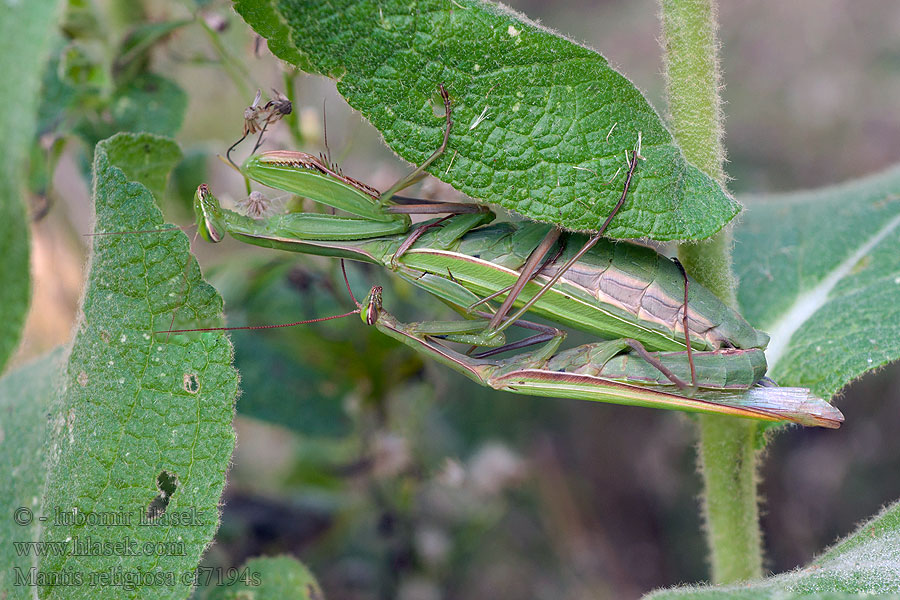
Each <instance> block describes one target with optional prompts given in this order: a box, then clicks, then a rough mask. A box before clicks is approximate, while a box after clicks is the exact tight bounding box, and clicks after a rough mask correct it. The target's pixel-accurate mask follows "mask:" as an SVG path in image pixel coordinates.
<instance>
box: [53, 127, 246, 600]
mask: <svg viewBox="0 0 900 600" xmlns="http://www.w3.org/2000/svg"><path fill="white" fill-rule="evenodd" d="M179 155H180V153H179V152H178V148H177V146H175V144H174V142H172V141H170V140H167V139H164V138H159V137H156V136H152V135H149V134H142V135H130V134H120V135H117V136H115V137H113V138H111V139H109V140H106V141H104V142H101V143H100V144H98V146H97V148H96V150H95V157H94V203H95V210H96V219H97V221H96V232H122V231H150V230H158V229H160V228H161V227H162V226H163V223H162V217H161V214H160V212H159V209H158V208H157V207H156V206H155V205H154V202H153V197H152V195H151V193H150V191H149V189H148V184H149V186H151V187H158V186H159V183H160V182H161V181H162V180H163V177H164V175H165V173H167V172H168V170H169V169H170V168H171V166H172V164H174V162H175V161H176V160H177V159H178V157H179ZM93 241H94V245H93V253H92V258H91V264H90V274H89V278H88V284H87V291H86V293H85V297H84V305H83V316H82V318H81V320H80V322H79V325H78V327H77V331H76V337H75V341H74V344H73V347H72V351H71V355H70V356H69V359H68V364H67V366H66V368H65V371H64V373H63V375H62V380H63V390H62V392H61V393H60V396H59V399H58V401H57V402H56V404H55V405H54V406H53V407H52V409H51V410H50V412H49V418H50V424H51V429H52V431H51V433H50V437H49V439H48V440H47V443H46V445H45V453H46V455H47V459H48V477H47V484H46V492H45V495H44V498H43V502H42V507H41V510H42V512H43V514H44V515H46V516H49V517H50V520H48V521H47V522H45V523H44V524H43V529H42V532H41V541H43V542H55V543H59V544H61V546H60V547H64V548H70V547H71V548H72V549H74V544H76V542H81V543H83V544H88V543H89V544H109V545H110V546H107V547H109V548H113V549H114V548H115V546H114V544H116V543H122V544H125V545H126V547H127V548H128V550H126V551H117V550H112V551H110V552H102V551H100V550H98V551H94V550H91V549H90V546H87V548H88V550H87V551H85V552H83V553H82V554H81V555H77V556H76V555H73V554H72V553H71V552H70V551H66V552H62V553H61V555H55V556H51V555H48V556H46V557H44V558H42V559H41V560H40V561H39V563H38V564H37V568H38V572H39V574H40V576H41V577H43V578H42V579H39V580H38V583H39V584H43V585H40V587H39V592H40V595H41V597H46V598H125V597H129V598H150V597H152V598H185V597H187V595H188V594H189V593H190V591H191V584H192V575H193V570H194V568H195V567H196V565H197V563H198V562H199V560H200V556H201V554H202V552H203V550H204V549H205V548H206V546H207V544H209V542H210V541H211V540H212V537H213V534H214V533H215V531H216V528H217V527H218V522H219V512H218V510H219V509H218V503H219V498H220V496H221V493H222V488H223V486H224V483H225V470H226V468H227V466H228V463H229V460H230V457H231V452H232V449H233V446H234V431H233V429H232V426H231V421H232V418H233V415H234V398H235V394H236V391H237V373H236V372H235V370H234V369H233V367H232V366H231V359H232V349H231V344H230V343H229V341H228V339H227V337H226V336H225V335H224V334H223V333H222V332H207V333H203V334H192V335H187V336H186V335H180V336H179V335H172V336H171V337H169V336H167V335H166V334H159V333H154V332H157V331H161V330H166V329H168V328H169V326H170V323H171V322H172V321H173V312H178V313H181V314H182V315H184V319H187V320H190V321H191V322H206V323H211V324H218V323H221V322H222V318H223V317H222V300H221V298H220V297H219V295H218V294H217V293H216V292H215V290H214V289H213V288H212V287H211V286H209V285H208V284H206V283H205V282H204V281H203V280H202V278H201V276H200V271H199V267H198V266H197V263H196V261H195V260H194V259H193V258H192V257H191V256H190V254H189V253H188V239H187V237H186V236H185V235H184V234H183V233H181V232H180V231H177V230H173V231H172V232H167V233H162V234H160V233H148V234H145V235H143V234H134V235H101V236H96V237H94V238H93ZM101 513H102V514H107V515H113V516H119V517H120V518H121V519H123V521H121V524H120V525H119V526H114V527H110V526H103V525H102V524H96V523H94V522H91V521H87V522H85V521H78V520H74V519H67V518H66V517H65V515H75V514H78V515H82V516H85V515H90V514H101ZM57 515H63V517H62V518H61V519H60V520H57ZM126 519H127V520H126ZM145 544H150V545H145ZM153 544H161V545H160V546H155V545H153ZM167 544H168V546H167ZM82 548H84V546H83V547H82ZM135 549H136V551H135ZM67 573H68V574H80V577H81V578H82V580H83V581H84V582H85V583H83V584H80V585H79V584H71V583H69V584H66V583H65V582H61V581H60V580H59V579H56V577H60V576H63V575H65V574H67ZM141 573H145V574H147V573H149V574H151V575H141ZM103 574H107V576H108V577H119V578H120V579H119V581H122V582H124V581H126V580H127V581H130V582H131V583H130V584H128V585H124V586H123V585H121V584H118V585H116V584H114V583H107V585H103V584H102V582H103V580H102V579H99V580H96V581H100V583H99V584H95V585H91V584H90V583H89V582H90V581H91V579H90V578H91V577H95V578H98V577H103ZM116 574H118V575H116ZM73 576H74V575H73ZM107 581H110V580H107ZM113 581H114V580H113Z"/></svg>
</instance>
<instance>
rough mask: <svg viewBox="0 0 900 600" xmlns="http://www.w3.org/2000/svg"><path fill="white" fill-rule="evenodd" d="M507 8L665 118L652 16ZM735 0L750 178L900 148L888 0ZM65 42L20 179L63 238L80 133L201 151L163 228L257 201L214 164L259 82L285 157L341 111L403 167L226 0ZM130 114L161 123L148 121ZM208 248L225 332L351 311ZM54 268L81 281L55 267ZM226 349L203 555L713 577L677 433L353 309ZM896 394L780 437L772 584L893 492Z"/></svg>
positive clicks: (344, 131) (448, 569)
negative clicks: (471, 370)
mask: <svg viewBox="0 0 900 600" xmlns="http://www.w3.org/2000/svg"><path fill="white" fill-rule="evenodd" d="M517 4H518V7H519V8H521V9H522V10H525V11H526V12H527V13H528V14H529V16H531V17H533V18H538V17H541V18H543V19H544V22H545V24H547V25H548V26H551V27H557V28H559V29H560V30H562V31H565V32H567V33H569V34H571V35H572V36H573V37H574V38H576V39H585V40H587V42H588V43H590V44H593V45H594V46H596V47H598V48H601V49H602V50H603V52H604V54H606V55H607V56H609V58H610V61H611V63H612V64H614V65H617V67H620V70H622V71H623V72H625V73H627V74H628V76H629V78H631V79H632V80H633V81H635V82H636V83H637V86H638V88H640V89H643V90H647V94H646V95H647V96H648V97H649V98H650V99H651V102H652V103H653V104H654V105H655V106H656V107H657V108H660V107H662V106H663V103H662V101H661V91H660V90H661V85H662V81H661V78H660V77H659V70H660V67H659V54H660V53H659V49H658V45H657V42H656V37H657V35H658V33H657V31H656V27H657V23H656V19H655V18H654V17H653V15H654V14H655V10H656V3H655V2H654V1H653V0H640V1H637V2H631V3H624V4H623V3H611V2H606V3H603V2H601V3H579V2H571V3H569V2H567V3H564V4H559V3H556V4H553V5H552V6H551V5H550V4H549V3H539V2H535V1H531V2H530V3H529V2H527V1H526V0H522V1H521V2H518V3H517ZM722 4H723V6H722V7H721V13H722V27H723V30H722V39H723V43H724V58H725V82H726V83H727V85H728V87H727V89H726V90H725V96H726V99H727V100H728V105H727V106H726V110H727V112H728V115H729V120H728V122H727V126H728V130H729V136H728V139H727V141H728V146H729V156H730V158H731V160H732V163H731V164H730V165H729V173H730V174H731V175H732V176H734V177H735V178H736V180H735V181H733V182H732V188H733V189H735V190H747V189H762V190H766V189H768V188H772V187H774V188H777V189H784V188H790V187H797V186H798V185H804V186H810V185H818V184H820V183H822V182H824V181H836V180H840V179H845V178H847V177H849V176H855V175H862V174H864V173H866V172H869V171H871V170H873V169H876V168H878V167H882V166H885V165H886V164H888V163H889V162H891V161H893V160H894V158H895V157H896V156H897V155H898V149H900V125H898V122H897V120H896V117H895V115H893V114H892V113H891V112H890V106H892V104H891V101H892V99H893V98H894V97H895V96H896V90H897V89H900V69H898V68H897V65H898V64H900V63H898V61H897V60H896V54H897V53H896V50H895V49H893V48H892V46H891V44H893V43H894V42H893V41H894V40H895V39H896V35H894V33H892V29H891V27H892V25H891V24H892V23H896V22H897V20H896V16H897V14H898V13H897V10H898V9H897V7H896V5H895V3H893V2H890V0H880V1H878V2H875V3H874V4H872V5H870V6H869V8H868V9H867V10H866V11H858V10H855V9H854V8H853V7H852V6H840V5H834V4H832V5H829V6H828V9H827V10H826V9H823V8H821V6H820V5H819V4H818V3H816V2H815V1H814V0H808V1H805V2H796V3H781V2H776V1H774V0H772V1H770V2H767V3H763V4H759V3H755V4H747V5H746V6H744V5H740V4H739V3H722ZM201 21H202V22H203V25H201V24H200V22H201ZM848 31H852V32H853V33H855V35H848ZM797 32H799V34H798V33H797ZM54 49H55V50H54V58H53V60H52V62H51V66H48V68H47V69H46V70H45V71H44V72H43V81H44V87H43V91H42V93H41V96H40V98H41V100H40V106H39V107H38V108H39V115H40V116H39V132H38V135H37V136H35V140H34V144H33V145H32V151H31V155H32V159H31V166H30V171H29V172H28V175H29V180H30V181H31V182H32V183H30V184H29V187H30V188H31V189H32V190H33V191H34V192H35V193H36V194H37V195H39V196H42V197H43V198H45V199H46V198H52V199H56V202H49V203H48V202H36V203H35V205H34V206H33V212H34V213H35V214H37V215H40V214H45V213H46V214H47V215H48V216H47V218H46V219H45V220H44V221H43V222H41V223H39V224H37V225H36V227H38V228H41V227H45V228H47V229H48V231H49V235H50V237H52V238H54V239H72V238H78V237H80V236H77V235H73V231H74V232H75V233H83V232H82V231H80V230H77V228H76V226H75V225H73V224H77V223H78V222H79V221H78V219H79V215H83V214H84V213H85V212H86V211H87V209H86V205H85V204H84V203H80V202H81V201H80V200H79V199H78V190H79V189H80V188H83V187H84V186H85V181H86V179H84V177H83V176H84V174H85V171H84V166H85V165H88V164H89V160H88V158H89V157H88V155H87V154H88V152H89V151H90V150H91V149H92V146H91V145H90V141H91V140H92V139H94V138H96V137H97V136H101V135H105V133H107V132H109V131H112V130H114V129H115V128H116V127H119V126H120V125H121V127H159V128H160V129H159V130H161V129H162V128H167V130H168V132H169V133H176V134H177V135H178V137H179V140H180V141H181V142H182V145H183V147H185V148H186V150H185V158H184V160H183V162H182V163H181V164H180V165H179V166H178V167H177V168H176V171H175V174H174V175H173V177H172V178H171V179H170V181H169V188H168V197H169V200H168V201H167V202H166V203H165V205H164V208H165V209H166V211H167V213H168V214H169V216H170V218H171V219H172V220H174V221H176V222H178V223H182V224H184V223H187V222H188V221H189V217H188V214H189V211H188V210H187V207H188V205H189V201H190V196H191V194H192V193H193V190H194V189H195V187H196V185H197V184H198V183H200V182H204V181H205V182H209V183H210V184H211V185H214V186H215V188H216V190H217V192H221V193H222V195H223V197H225V196H229V195H230V197H231V198H233V199H234V198H240V197H241V196H242V194H243V193H244V190H243V182H242V181H240V180H239V179H238V178H236V177H235V176H234V175H233V174H232V173H230V172H228V171H227V170H225V169H222V168H219V167H220V165H218V163H217V161H210V160H207V159H208V157H210V156H212V155H213V154H215V153H216V152H220V153H221V152H223V151H224V149H225V148H227V147H228V145H230V143H231V142H233V141H234V140H235V139H236V138H237V137H238V136H239V135H240V130H241V118H240V117H241V111H242V110H243V107H245V106H246V105H247V104H248V103H249V102H250V101H251V99H252V95H253V92H254V91H255V89H256V88H257V87H258V88H260V89H262V90H263V91H264V93H265V92H268V91H269V90H271V89H272V88H277V89H280V90H281V91H286V92H288V93H289V95H290V96H291V97H292V98H294V99H295V112H294V115H295V116H296V123H295V126H296V127H295V129H294V131H292V132H288V131H287V129H286V128H283V129H280V128H276V129H275V130H273V131H272V132H270V136H269V139H268V140H267V147H268V148H274V147H279V146H282V147H294V146H296V145H297V144H298V140H299V139H300V138H302V140H303V141H305V142H306V145H304V146H303V147H302V148H301V149H303V150H306V151H309V152H313V153H317V152H319V151H320V150H322V130H323V126H322V125H323V123H322V121H323V99H324V104H325V105H326V108H327V115H328V137H329V143H330V145H331V148H332V149H333V150H334V154H335V156H336V157H337V158H338V159H339V160H340V162H341V164H342V165H343V167H344V169H345V171H346V172H347V173H348V174H349V175H351V176H353V177H357V178H359V179H361V180H363V181H366V182H367V183H370V184H372V185H375V186H376V187H378V188H379V189H384V188H385V187H387V186H388V185H390V184H391V183H392V182H393V181H394V180H395V179H396V178H397V177H398V176H399V175H401V174H403V172H405V170H406V169H407V166H406V165H403V164H401V163H400V162H399V161H398V160H397V159H396V158H395V157H393V156H391V154H390V152H388V151H386V150H385V149H384V147H383V145H382V143H381V141H380V139H379V136H378V134H377V133H376V132H374V131H373V130H372V129H371V128H369V127H368V126H365V125H363V124H361V120H360V119H359V117H358V116H357V115H355V114H354V113H352V111H350V110H349V109H348V108H347V107H346V106H345V105H344V104H343V101H342V100H340V99H339V98H338V96H337V95H336V94H335V92H334V87H333V84H331V83H330V82H325V81H323V80H321V79H320V78H313V77H308V76H304V75H297V76H295V75H291V74H288V75H286V74H285V73H284V72H283V69H282V67H280V66H279V64H278V63H277V61H276V60H275V59H274V58H273V57H272V56H271V55H270V54H268V52H267V51H266V48H265V44H264V43H263V44H260V43H259V42H258V40H256V39H255V38H254V36H252V35H251V34H250V33H249V32H248V30H247V28H246V27H245V26H244V25H243V24H242V23H241V21H240V19H239V18H238V17H237V16H236V15H234V14H233V13H232V12H231V8H230V4H229V3H228V2H225V1H220V0H211V1H208V2H202V3H200V2H176V1H174V0H171V1H170V0H146V1H144V2H141V3H135V2H123V1H120V0H110V1H108V2H96V3H95V2H91V1H89V0H81V1H80V2H75V1H74V0H72V1H70V2H69V8H68V10H67V13H66V19H65V26H64V27H63V28H62V30H61V32H60V34H59V38H58V40H57V43H56V45H54ZM123 49H125V50H126V51H125V52H123ZM223 51H224V53H223ZM122 56H124V57H125V58H126V60H122V59H121V57H122ZM117 59H119V60H117ZM229 61H231V62H229ZM148 82H149V83H148ZM285 82H289V83H290V84H292V85H296V88H295V89H292V90H284V89H283V86H284V85H285ZM155 83H158V84H159V85H155ZM176 90H178V91H176ZM858 90H866V94H862V95H861V94H859V93H858ZM24 101H27V99H24ZM136 103H140V104H137V106H139V107H140V108H141V109H143V105H144V104H146V105H147V106H148V107H153V109H154V114H155V115H156V117H155V118H154V120H152V121H150V120H148V119H146V118H144V115H142V114H141V110H136V109H135V106H136ZM148 114H149V113H148ZM157 119H159V120H158V121H157ZM117 123H119V124H117ZM292 127H294V126H292ZM159 130H158V131H159ZM71 140H76V143H75V144H69V143H67V141H71ZM836 147H840V149H841V151H839V152H837V151H835V148H836ZM241 150H243V151H245V152H246V151H249V149H243V148H242V149H241ZM73 163H74V164H75V165H76V167H78V166H80V167H81V173H79V172H78V171H79V169H78V168H75V169H72V168H71V165H72V164H73ZM54 189H56V190H58V191H56V192H54ZM437 189H438V192H437V194H439V195H443V194H446V193H447V191H446V189H441V188H437ZM63 191H64V193H62V192H63ZM37 209H40V210H37ZM40 250H41V251H45V250H44V249H43V248H41V249H40ZM194 250H195V252H197V253H198V254H199V255H200V260H201V264H203V265H204V268H207V270H208V271H209V273H210V275H211V277H212V278H213V280H214V281H215V283H216V285H217V286H220V287H221V289H222V291H223V294H224V296H225V298H226V308H227V315H228V319H229V324H230V325H245V324H246V325H257V324H267V323H279V322H288V321H294V320H297V319H306V318H313V317H321V316H324V315H330V314H335V313H340V312H344V311H345V310H347V309H349V308H350V304H349V302H348V301H347V300H346V292H345V290H344V287H343V281H342V279H341V276H340V271H339V269H338V268H337V266H336V265H334V264H333V263H328V262H325V261H317V260H314V259H309V258H306V257H291V258H285V257H276V255H275V254H274V253H272V252H259V251H252V250H249V249H246V248H241V247H237V246H235V245H234V244H228V243H223V244H220V245H218V246H215V247H211V246H209V245H205V244H202V243H198V244H195V248H194ZM73 262H74V263H75V264H76V265H77V263H78V261H73ZM48 263H49V264H50V265H51V267H50V270H51V273H50V276H51V277H52V278H54V279H59V280H65V277H62V275H64V274H63V273H61V272H57V271H56V270H57V269H62V268H63V264H64V263H63V261H55V262H54V261H53V260H52V257H51V259H50V260H49V261H48ZM207 265H213V266H209V267H207ZM301 265H302V266H301ZM350 274H351V282H352V283H353V289H354V291H355V292H356V293H357V295H360V294H362V293H364V292H365V291H366V290H367V289H368V287H369V286H370V285H372V284H373V283H379V284H386V285H387V288H388V291H387V294H388V296H387V300H386V305H388V306H390V307H391V310H392V311H396V312H397V313H398V316H400V317H401V318H404V319H408V320H415V319H422V318H442V317H446V316H447V314H449V313H442V312H441V311H442V308H441V307H440V306H439V305H438V304H437V303H434V302H424V301H422V300H421V299H420V298H419V297H418V295H417V294H416V293H415V292H414V291H413V290H412V289H411V288H409V287H408V286H405V284H397V283H392V280H391V279H390V278H389V276H387V275H385V274H383V273H380V272H377V271H373V270H371V269H365V268H356V267H351V269H350ZM69 293H71V294H72V295H73V296H74V297H75V298H76V299H77V297H78V295H79V293H80V292H79V290H78V289H77V288H76V289H74V291H71V290H70V291H69ZM179 318H184V319H185V322H184V323H183V324H184V325H188V323H189V322H190V321H189V320H188V319H187V315H184V316H183V317H182V316H179ZM64 329H65V328H64ZM232 338H233V340H234V342H235V347H236V361H237V363H238V366H239V368H240V370H241V373H242V375H243V386H242V387H243V395H242V396H241V397H240V398H239V400H238V403H237V408H238V411H239V414H240V415H242V418H239V419H238V420H237V429H238V434H239V444H238V448H237V452H236V454H235V457H234V465H233V468H232V469H231V471H230V474H229V483H228V487H227V489H226V492H225V496H224V498H223V507H224V509H223V516H222V526H221V528H220V530H219V532H218V534H217V538H216V544H215V545H214V546H213V547H212V548H210V549H209V551H208V552H207V554H206V556H205V558H204V564H205V565H209V566H223V567H239V566H241V565H243V564H244V563H245V562H246V561H247V560H248V559H251V558H252V557H255V556H258V555H275V554H280V553H288V554H290V555H292V556H294V557H297V558H299V559H300V560H302V561H303V562H304V563H305V564H308V565H309V567H310V568H311V569H312V571H313V572H314V573H315V574H316V575H317V577H318V578H319V581H320V582H321V583H322V587H323V589H324V590H325V592H326V593H327V595H328V597H331V598H351V599H353V598H385V597H401V598H405V599H407V600H409V599H411V598H438V597H441V598H448V599H449V598H463V597H476V598H477V597H499V596H502V597H504V598H512V599H515V598H535V597H543V598H548V597H554V598H556V597H566V598H587V597H590V598H597V597H600V598H636V597H638V596H640V595H641V594H642V593H645V592H646V591H648V590H650V589H653V588H655V587H659V586H663V585H674V584H676V583H679V582H683V581H698V580H702V579H703V578H704V577H705V576H706V570H705V565H704V558H703V552H704V549H703V544H702V540H701V538H700V534H699V531H700V527H701V525H700V524H699V522H698V516H697V506H696V504H697V501H696V497H695V496H696V491H697V489H698V488H699V485H698V482H697V477H696V474H695V473H694V461H693V451H692V448H691V443H692V440H693V436H692V431H691V428H690V427H689V422H688V420H687V419H685V418H683V417H680V416H676V415H671V414H663V413H661V412H656V411H642V410H637V409H628V408H623V407H614V406H603V407H599V406H596V405H592V404H589V403H579V402H552V401H546V400H543V399H539V398H527V397H517V396H511V395H506V394H497V393H493V392H491V391H490V390H485V389H483V388H479V387H477V386H474V385H472V384H470V383H469V382H468V381H467V380H465V379H464V378H462V377H461V376H457V375H456V374H452V373H449V372H447V371H446V370H444V369H442V368H440V367H439V366H435V365H432V364H423V363H422V362H421V361H420V360H419V359H418V358H416V357H414V356H412V355H410V354H409V353H407V352H406V351H405V350H404V349H402V348H399V347H397V346H395V345H393V343H392V342H390V341H389V340H384V339H381V337H380V336H376V335H374V331H372V330H371V328H367V327H364V326H362V325H361V324H360V323H359V322H358V321H356V320H355V318H347V319H342V320H340V321H334V322H329V323H322V324H317V325H310V326H303V327H295V328H290V329H284V330H273V331H255V332H235V333H234V334H233V335H232ZM898 390H900V378H898V373H897V371H896V370H895V369H887V370H884V371H882V372H880V373H879V374H877V375H876V376H874V377H868V378H866V379H864V380H862V381H859V382H856V383H854V384H853V385H852V386H851V387H850V388H848V389H847V390H846V391H845V395H846V400H845V401H842V402H841V403H840V406H841V408H842V410H843V411H844V413H845V415H846V417H847V423H846V424H845V425H844V427H843V428H842V429H841V430H840V431H839V432H836V433H835V432H825V431H811V430H791V431H790V434H789V435H788V434H785V433H781V434H778V436H777V437H775V439H774V443H773V444H771V445H770V447H769V451H768V461H767V462H766V463H765V466H764V473H763V476H764V482H765V487H764V490H763V494H764V496H765V498H766V500H767V503H766V506H765V511H764V512H765V514H764V526H765V531H766V542H767V546H768V547H769V548H770V551H771V553H770V556H769V558H768V563H767V566H768V567H770V568H771V569H772V570H773V571H775V572H780V571H785V570H788V569H790V568H793V567H794V566H796V565H798V564H804V563H806V562H807V561H808V560H809V559H810V557H811V556H812V555H813V554H814V553H817V552H819V551H821V549H822V548H824V547H825V546H826V545H827V544H829V543H831V542H832V541H833V540H834V539H835V538H837V537H838V536H841V535H845V534H846V533H848V532H849V531H851V530H852V529H853V528H854V524H855V523H857V522H859V521H860V520H861V519H863V518H865V517H867V516H869V515H871V514H874V513H875V512H876V511H877V510H878V508H879V507H880V506H881V505H882V504H883V503H884V502H886V501H887V500H888V499H893V498H897V497H900V482H898V481H897V478H896V477H895V476H894V474H895V473H896V471H897V469H898V468H900V462H898V458H897V457H900V447H898V445H897V444H898V443H897V442H896V440H895V439H894V438H896V436H892V435H890V432H891V431H893V430H895V429H896V428H897V427H900V420H898V419H900V417H898V413H897V411H896V405H897V404H896V403H897V402H898V401H900V392H898ZM6 439H7V440H9V439H11V438H10V437H9V432H8V431H7V438H6Z"/></svg>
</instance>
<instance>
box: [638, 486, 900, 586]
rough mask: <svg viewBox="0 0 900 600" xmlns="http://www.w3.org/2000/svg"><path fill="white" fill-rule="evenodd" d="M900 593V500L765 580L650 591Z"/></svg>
mask: <svg viewBox="0 0 900 600" xmlns="http://www.w3.org/2000/svg"><path fill="white" fill-rule="evenodd" d="M898 593H900V503H898V504H894V505H892V506H891V507H890V508H888V509H887V510H885V511H883V512H882V513H881V514H880V515H878V516H877V517H875V518H874V519H872V520H871V521H869V522H868V523H866V524H864V525H863V526H862V527H860V528H859V529H858V530H857V531H856V532H855V533H853V534H852V535H850V536H849V537H847V538H845V539H844V540H842V541H841V542H839V543H838V544H837V545H835V546H834V547H833V548H831V549H830V550H828V551H826V552H825V553H824V554H822V555H821V556H819V557H818V558H816V559H815V560H813V561H812V562H811V563H809V564H808V565H806V566H805V567H802V568H800V569H797V570H795V571H791V572H790V573H784V574H782V575H776V576H774V577H769V578H767V579H763V580H761V581H753V582H748V583H741V584H738V585H730V586H719V587H685V588H679V589H672V590H664V591H661V592H657V593H655V594H650V596H649V598H653V600H675V599H677V598H697V599H699V600H713V599H717V598H728V599H734V598H739V599H741V600H751V599H752V600H755V599H760V600H762V599H764V598H777V599H778V600H790V599H792V598H821V599H824V598H828V599H833V600H840V599H849V598H860V597H865V598H873V597H877V596H875V594H886V595H888V594H889V595H890V596H885V597H891V598H896V597H897V594H898Z"/></svg>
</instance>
